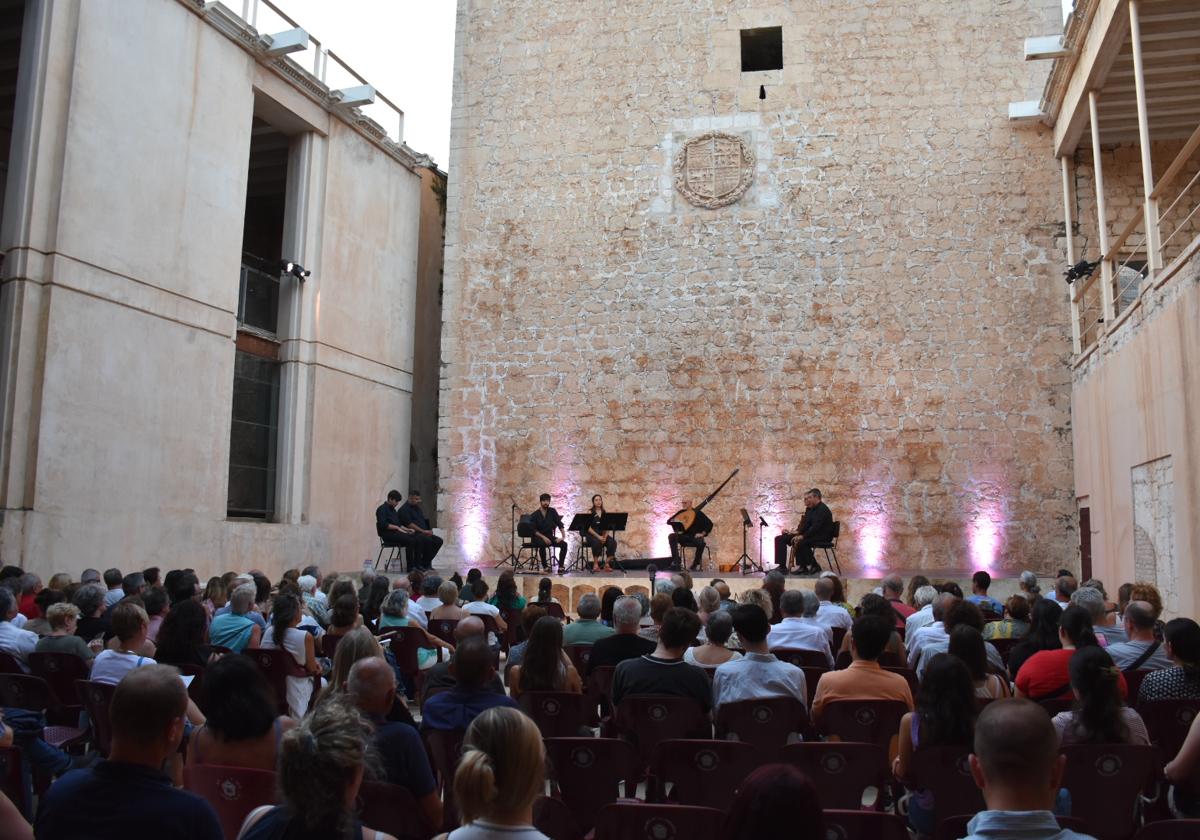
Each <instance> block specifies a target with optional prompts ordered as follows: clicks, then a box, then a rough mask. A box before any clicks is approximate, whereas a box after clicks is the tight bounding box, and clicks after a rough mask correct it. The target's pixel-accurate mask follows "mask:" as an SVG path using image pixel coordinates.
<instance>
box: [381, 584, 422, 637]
mask: <svg viewBox="0 0 1200 840" xmlns="http://www.w3.org/2000/svg"><path fill="white" fill-rule="evenodd" d="M412 574H420V572H419V571H414V572H412ZM417 588H418V589H419V588H420V587H419V586H418V587H417ZM391 592H403V593H404V594H405V596H406V597H407V598H408V600H407V601H406V602H405V605H404V615H405V617H407V618H408V620H409V621H411V622H412V623H413V624H415V625H417V626H418V627H420V628H421V629H422V630H428V629H429V616H427V615H426V614H425V610H423V609H421V608H419V607H417V606H415V605H414V603H413V597H412V593H413V584H412V581H409V580H406V579H405V578H399V579H397V580H396V584H395V586H393V587H392V588H391V589H389V590H387V592H386V593H385V594H384V597H383V599H382V600H381V601H380V602H379V603H380V609H381V610H382V606H383V603H384V601H386V600H387V599H388V597H389V595H390V593H391Z"/></svg>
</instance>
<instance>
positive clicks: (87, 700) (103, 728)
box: [75, 680, 117, 758]
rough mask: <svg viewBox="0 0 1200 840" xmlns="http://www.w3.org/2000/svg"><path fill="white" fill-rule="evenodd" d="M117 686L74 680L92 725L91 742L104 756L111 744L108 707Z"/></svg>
mask: <svg viewBox="0 0 1200 840" xmlns="http://www.w3.org/2000/svg"><path fill="white" fill-rule="evenodd" d="M116 690H117V687H116V686H115V685H111V684H109V683H102V682H96V681H94V680H76V681H75V691H76V692H77V693H78V694H79V699H80V700H82V701H83V708H84V709H86V710H87V713H88V720H89V721H90V722H91V726H92V744H93V745H94V746H95V747H96V751H97V752H99V753H100V755H102V756H104V757H105V758H107V757H108V749H109V747H111V746H112V723H111V722H110V721H109V717H108V709H109V707H110V706H111V705H112V698H113V694H114V693H116Z"/></svg>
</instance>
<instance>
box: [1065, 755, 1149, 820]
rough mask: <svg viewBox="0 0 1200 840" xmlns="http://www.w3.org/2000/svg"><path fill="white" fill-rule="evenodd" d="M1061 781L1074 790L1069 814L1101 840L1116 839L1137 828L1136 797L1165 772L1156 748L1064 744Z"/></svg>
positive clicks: (1068, 788) (1067, 787)
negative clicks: (1077, 818) (1064, 762)
mask: <svg viewBox="0 0 1200 840" xmlns="http://www.w3.org/2000/svg"><path fill="white" fill-rule="evenodd" d="M1062 751H1063V753H1064V754H1065V755H1066V756H1067V766H1066V770H1065V772H1064V773H1063V780H1062V786H1063V787H1065V788H1066V789H1067V790H1069V791H1071V816H1075V817H1079V818H1081V819H1083V820H1084V821H1085V822H1086V823H1087V825H1088V832H1087V833H1088V834H1091V835H1092V836H1094V837H1096V838H1097V840H1118V838H1125V837H1129V836H1131V835H1132V834H1133V833H1134V831H1135V830H1136V828H1137V817H1138V810H1137V809H1138V797H1139V795H1140V794H1141V793H1142V792H1143V791H1144V790H1145V788H1146V786H1147V784H1148V783H1149V782H1150V781H1151V780H1152V779H1156V778H1157V777H1158V776H1159V775H1160V774H1161V772H1162V754H1161V753H1160V751H1159V749H1158V747H1153V746H1142V745H1138V744H1065V745H1064V746H1063V748H1062Z"/></svg>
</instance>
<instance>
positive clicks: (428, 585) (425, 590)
mask: <svg viewBox="0 0 1200 840" xmlns="http://www.w3.org/2000/svg"><path fill="white" fill-rule="evenodd" d="M441 585H442V579H441V578H440V577H438V576H437V575H426V576H425V578H424V579H423V580H422V581H421V597H420V598H418V599H417V606H418V607H420V608H421V610H422V611H423V612H424V611H428V612H433V611H434V610H436V609H437V608H438V607H440V606H441V605H442V599H441V598H439V597H438V596H437V592H438V587H439V586H441Z"/></svg>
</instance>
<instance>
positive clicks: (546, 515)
mask: <svg viewBox="0 0 1200 840" xmlns="http://www.w3.org/2000/svg"><path fill="white" fill-rule="evenodd" d="M529 521H530V522H532V523H533V543H534V545H536V546H537V547H538V556H539V557H540V558H541V559H542V571H551V565H552V564H551V561H550V560H548V559H547V557H546V549H548V548H555V547H557V548H558V573H559V574H562V572H563V566H565V565H566V562H567V540H566V536H567V527H566V526H565V525H564V524H563V521H562V517H561V516H559V515H558V511H556V510H555V509H554V508H552V507H550V494H549V493H543V494H542V495H540V496H538V509H537V510H535V511H534V512H533V513H532V514H530V516H529ZM559 531H562V534H563V535H562V536H561V537H560V536H558V532H559Z"/></svg>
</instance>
